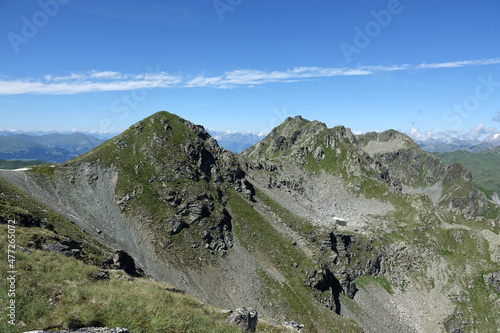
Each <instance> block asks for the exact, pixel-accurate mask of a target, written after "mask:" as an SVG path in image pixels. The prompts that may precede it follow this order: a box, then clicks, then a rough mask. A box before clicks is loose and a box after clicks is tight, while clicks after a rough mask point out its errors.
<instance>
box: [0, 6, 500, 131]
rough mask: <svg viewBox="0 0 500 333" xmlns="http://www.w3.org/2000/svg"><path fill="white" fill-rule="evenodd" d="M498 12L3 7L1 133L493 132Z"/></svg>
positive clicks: (499, 88)
mask: <svg viewBox="0 0 500 333" xmlns="http://www.w3.org/2000/svg"><path fill="white" fill-rule="evenodd" d="M499 13H500V2H498V1H496V0H480V1H474V2H472V1H456V0H455V1H451V0H444V1H430V0H412V1H410V0H400V1H397V0H390V1H385V0H384V1H367V0H366V1H350V0H344V1H340V0H336V1H331V0H329V1H327V0H321V1H320V0H317V1H309V2H305V1H284V0H275V1H263V0H252V1H250V0H215V1H214V0H208V1H200V0H172V1H160V0H143V1H139V0H136V1H135V0H134V1H132V0H123V1H110V0H40V1H24V0H0V59H1V61H0V115H1V123H0V129H7V128H11V129H18V130H49V129H56V130H69V129H72V128H75V129H78V130H86V131H106V132H119V131H122V130H124V129H126V128H127V127H128V126H130V125H131V124H133V123H135V122H136V121H138V120H140V119H142V118H144V117H146V116H148V115H150V114H152V113H154V112H156V111H159V110H167V111H170V112H172V113H176V114H178V115H180V116H182V117H184V118H186V119H188V120H191V121H193V122H195V123H198V124H202V125H203V126H205V127H207V128H212V129H217V130H236V131H246V130H250V131H254V132H262V131H264V132H266V131H269V130H270V129H272V127H274V126H277V125H278V124H279V123H281V121H283V120H284V119H285V118H286V117H287V116H295V115H297V114H300V115H302V116H303V117H305V118H308V119H311V120H312V119H318V120H321V121H323V122H325V123H326V124H327V125H328V126H330V127H332V126H335V125H340V124H342V125H345V126H347V127H350V128H352V129H353V130H356V131H361V132H366V131H374V130H378V131H382V130H385V129H389V128H393V129H397V130H400V131H403V132H406V133H412V134H413V135H414V136H415V137H418V136H421V137H426V136H431V135H433V136H436V135H454V136H464V135H469V136H470V135H473V136H485V135H487V134H488V133H492V132H496V131H498V130H500V40H499V36H500V20H498V14H499Z"/></svg>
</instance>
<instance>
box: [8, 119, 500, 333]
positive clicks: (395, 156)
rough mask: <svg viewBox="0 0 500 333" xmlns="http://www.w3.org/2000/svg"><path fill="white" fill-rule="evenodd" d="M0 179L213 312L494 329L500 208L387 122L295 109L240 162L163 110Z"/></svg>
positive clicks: (318, 326) (458, 170)
mask: <svg viewBox="0 0 500 333" xmlns="http://www.w3.org/2000/svg"><path fill="white" fill-rule="evenodd" d="M0 177H2V178H4V179H6V180H8V181H9V182H11V183H12V184H14V185H16V186H17V187H19V188H21V189H22V190H23V191H25V193H27V194H30V195H32V196H33V197H35V198H36V199H38V200H40V201H41V202H42V203H44V204H46V205H47V206H49V207H51V208H52V209H54V210H56V211H57V212H59V213H60V214H62V215H64V216H65V217H66V218H68V219H70V220H71V221H73V222H74V223H75V224H76V225H78V226H79V227H80V228H82V229H83V230H85V231H86V232H88V233H90V234H91V235H92V236H94V237H95V238H96V239H98V240H99V241H100V242H102V243H103V244H106V245H107V246H109V247H110V248H111V249H112V250H115V251H123V253H126V254H129V255H130V256H131V257H132V258H133V259H134V260H135V263H136V264H137V266H138V268H139V269H141V270H142V271H144V272H145V273H146V274H148V275H149V276H151V277H152V278H155V279H158V280H163V281H167V282H169V283H170V284H172V285H174V286H176V287H177V288H178V289H182V290H185V291H186V292H187V293H188V294H190V295H193V296H196V297H198V298H199V299H202V300H204V301H206V302H209V303H211V304H214V305H216V306H219V307H222V308H237V307H241V306H242V305H245V306H248V307H252V308H256V309H257V310H258V311H259V313H261V314H263V315H264V316H272V317H275V318H282V319H283V320H287V321H292V320H293V321H298V322H300V323H301V324H304V325H305V327H304V330H305V331H310V332H316V331H317V332H326V331H345V332H348V331H358V330H359V328H358V327H357V326H356V325H354V324H353V322H352V321H350V320H347V319H346V318H350V319H353V320H354V321H355V322H356V323H357V324H358V325H359V326H361V327H362V328H363V329H364V330H365V331H367V332H377V331H381V330H383V331H386V332H400V331H402V330H406V331H416V332H429V331H439V330H447V331H453V330H454V328H453V327H466V328H467V329H469V328H470V330H471V331H472V330H474V329H477V330H483V331H484V329H489V328H491V327H493V326H492V325H496V323H495V320H492V319H490V318H491V315H492V314H493V313H495V311H497V310H498V301H497V300H498V296H497V295H496V294H495V290H496V289H495V288H496V287H495V286H496V285H497V284H498V283H497V279H496V275H495V274H496V273H495V272H498V271H499V270H500V268H499V267H498V264H499V262H500V258H499V256H498V255H495V253H498V251H499V248H498V246H499V243H500V242H499V239H498V233H499V229H500V221H499V220H498V211H497V210H495V208H494V207H495V206H492V204H491V203H490V202H489V201H488V200H487V199H486V197H485V196H484V195H483V193H482V192H480V191H479V190H478V189H477V187H476V186H475V184H474V182H473V180H472V179H471V177H470V174H469V173H468V171H467V170H465V169H464V168H463V167H461V166H460V165H452V166H449V167H448V166H446V165H444V164H442V163H440V162H439V160H437V159H436V158H434V157H432V156H430V155H428V154H426V153H424V152H423V151H421V150H420V149H419V148H418V146H417V145H416V144H415V143H414V142H413V141H412V140H411V139H410V138H408V137H407V136H405V135H404V134H401V133H398V132H395V131H387V132H384V133H368V134H365V135H361V136H356V135H353V134H352V133H351V131H350V130H349V129H348V128H345V127H343V126H337V127H334V128H332V129H329V128H327V126H326V125H325V124H323V123H321V122H318V121H313V122H310V121H308V120H305V119H303V118H302V117H295V118H289V119H287V120H286V121H285V122H284V123H283V124H282V125H280V126H278V127H277V128H275V129H273V131H272V132H271V133H270V134H269V135H268V136H267V137H266V138H265V139H264V140H262V141H261V142H259V143H258V144H256V145H255V146H253V147H251V148H249V149H248V150H246V151H245V152H243V153H242V154H241V155H238V156H236V155H234V154H232V153H230V152H228V151H226V150H224V149H222V148H220V147H219V146H218V145H217V142H216V141H215V140H214V139H212V138H211V137H210V136H209V135H208V133H207V132H206V131H205V130H204V129H203V128H202V127H201V126H197V125H194V124H192V123H190V122H188V121H186V120H183V119H181V118H179V117H177V116H175V115H172V114H170V113H167V112H159V113H157V114H154V115H153V116H151V117H149V118H146V119H144V120H143V121H141V122H139V123H137V124H135V125H133V126H131V127H130V128H129V129H128V130H127V131H125V132H124V133H122V134H121V135H119V136H117V137H116V138H114V139H112V140H110V141H108V142H106V143H104V144H103V145H101V146H100V147H98V148H96V149H94V150H92V151H90V152H89V153H87V154H85V155H83V156H81V157H79V158H77V159H75V160H72V161H70V162H68V163H66V164H64V165H59V166H56V167H54V168H52V167H37V168H33V169H31V170H29V171H24V172H23V171H1V172H0ZM485 281H486V282H485ZM485 295H488V297H484V296H485ZM381 300H384V302H385V303H387V304H389V303H390V304H393V306H387V307H384V310H383V311H382V310H381V311H379V312H377V311H374V310H373V309H374V308H376V307H380V306H381V302H382V301H381ZM467 300H473V301H472V302H467ZM385 303H384V304H385ZM426 304H432V306H435V307H436V308H439V309H440V310H439V311H432V309H429V308H427V307H426ZM384 306H385V305H384ZM485 308H486V309H488V310H484V309H485ZM481 311H483V313H481ZM366 318H372V319H373V321H375V322H377V323H380V324H376V325H375V324H373V325H372V324H370V321H367V319H366Z"/></svg>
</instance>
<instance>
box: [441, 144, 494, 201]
mask: <svg viewBox="0 0 500 333" xmlns="http://www.w3.org/2000/svg"><path fill="white" fill-rule="evenodd" d="M433 155H435V156H437V157H438V158H439V159H440V160H441V161H443V162H444V163H446V164H453V163H461V164H462V165H463V166H464V167H466V168H467V169H469V170H470V171H471V172H472V176H473V177H474V180H475V182H476V183H477V184H478V185H479V186H480V187H481V188H482V189H483V190H485V192H486V193H487V194H488V195H490V196H492V193H491V191H494V192H496V193H497V195H498V194H500V146H498V147H495V148H490V149H486V150H483V151H480V152H477V153H473V152H470V151H464V150H457V151H454V152H447V153H433Z"/></svg>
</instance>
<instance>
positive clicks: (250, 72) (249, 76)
mask: <svg viewBox="0 0 500 333" xmlns="http://www.w3.org/2000/svg"><path fill="white" fill-rule="evenodd" d="M495 64H500V58H491V59H480V60H466V61H455V62H443V63H432V64H426V63H424V64H419V65H409V64H403V65H390V66H385V65H379V66H362V65H359V66H358V67H355V68H335V67H334V68H323V67H316V66H312V67H295V68H293V69H288V70H284V71H261V70H255V69H238V70H233V71H229V72H225V73H222V74H220V75H216V76H204V75H197V76H192V75H172V74H169V73H167V72H162V71H159V72H154V73H151V72H149V73H140V74H126V73H120V72H115V71H96V70H92V71H88V72H84V73H70V74H68V75H63V76H55V75H52V74H48V75H44V76H42V77H40V78H30V77H28V78H17V79H10V78H8V77H6V76H3V75H0V95H19V94H43V95H62V94H65V95H71V94H79V93H85V92H100V91H123V90H133V89H140V88H194V87H211V88H217V89H230V88H236V87H239V86H247V87H251V86H255V85H262V84H266V83H273V82H274V83H276V82H296V81H304V80H310V79H320V78H325V77H335V76H356V75H371V74H374V73H377V72H391V71H408V70H429V69H438V68H456V67H465V66H485V65H495ZM494 119H498V121H500V114H499V115H497V117H495V118H494Z"/></svg>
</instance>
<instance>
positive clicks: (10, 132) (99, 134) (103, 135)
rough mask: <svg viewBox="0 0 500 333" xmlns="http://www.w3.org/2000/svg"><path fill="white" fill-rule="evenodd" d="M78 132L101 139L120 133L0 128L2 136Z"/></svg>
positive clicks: (107, 138)
mask: <svg viewBox="0 0 500 333" xmlns="http://www.w3.org/2000/svg"><path fill="white" fill-rule="evenodd" d="M76 133H81V134H85V135H89V136H93V137H96V138H98V139H101V140H109V139H111V138H113V137H115V136H116V135H117V134H118V133H107V132H96V131H92V132H89V131H75V130H72V131H56V130H48V131H22V130H13V129H6V130H0V135H1V136H12V135H20V134H24V135H28V136H46V135H49V134H64V135H70V134H76Z"/></svg>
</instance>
